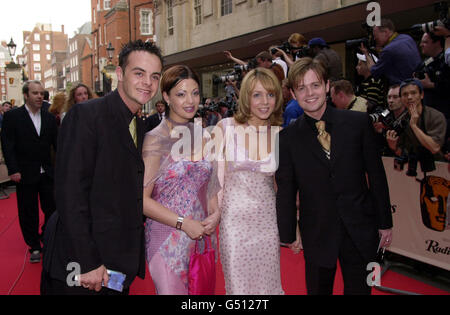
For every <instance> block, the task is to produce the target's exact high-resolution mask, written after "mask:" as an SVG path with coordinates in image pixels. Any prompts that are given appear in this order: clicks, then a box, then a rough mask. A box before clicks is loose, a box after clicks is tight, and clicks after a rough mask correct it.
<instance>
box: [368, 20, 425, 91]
mask: <svg viewBox="0 0 450 315" xmlns="http://www.w3.org/2000/svg"><path fill="white" fill-rule="evenodd" d="M372 33H373V37H374V39H375V43H376V45H377V47H380V48H382V51H381V54H380V58H379V60H378V62H377V63H375V61H374V60H373V58H372V56H371V54H370V53H369V51H368V49H367V47H365V46H364V44H361V47H360V50H361V51H362V52H363V53H364V54H365V55H366V58H367V65H368V66H369V69H370V72H371V73H372V75H373V76H374V77H375V78H380V77H382V76H384V77H386V78H387V80H388V83H389V85H392V84H396V83H400V82H402V81H404V80H406V79H408V78H411V77H412V75H413V73H414V71H415V70H416V69H417V67H418V66H419V65H420V63H421V59H420V54H419V50H418V49H417V45H416V42H415V41H414V39H413V38H412V37H411V36H409V35H406V34H399V33H397V32H396V31H395V25H394V23H393V22H392V21H391V20H388V19H381V25H380V26H375V27H374V28H373V30H372Z"/></svg>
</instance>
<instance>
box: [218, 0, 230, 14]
mask: <svg viewBox="0 0 450 315" xmlns="http://www.w3.org/2000/svg"><path fill="white" fill-rule="evenodd" d="M232 13H233V0H220V16H225V15H229V14H232Z"/></svg>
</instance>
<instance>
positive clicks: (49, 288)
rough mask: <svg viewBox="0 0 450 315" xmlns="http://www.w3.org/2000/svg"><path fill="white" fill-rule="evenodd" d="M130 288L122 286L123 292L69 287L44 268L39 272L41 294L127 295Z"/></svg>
mask: <svg viewBox="0 0 450 315" xmlns="http://www.w3.org/2000/svg"><path fill="white" fill-rule="evenodd" d="M129 294H130V289H129V288H124V290H123V292H117V291H114V290H110V289H108V288H103V287H102V289H101V290H100V291H99V292H96V291H90V290H89V289H85V288H83V287H77V286H74V287H69V286H68V285H67V284H66V283H65V282H63V281H60V280H57V279H53V278H51V277H50V275H49V274H48V272H46V271H45V269H43V270H42V274H41V295H113V296H114V295H129Z"/></svg>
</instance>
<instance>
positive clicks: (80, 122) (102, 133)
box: [41, 40, 162, 295]
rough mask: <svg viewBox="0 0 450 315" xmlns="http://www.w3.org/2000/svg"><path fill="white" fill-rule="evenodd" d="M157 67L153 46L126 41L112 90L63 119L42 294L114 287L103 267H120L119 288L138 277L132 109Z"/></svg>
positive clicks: (139, 127) (139, 139)
mask: <svg viewBox="0 0 450 315" xmlns="http://www.w3.org/2000/svg"><path fill="white" fill-rule="evenodd" d="M161 71H162V57H161V52H160V50H159V48H158V47H156V46H155V45H154V44H153V43H151V42H146V43H144V42H142V41H141V40H138V41H135V42H130V43H128V44H127V45H126V46H124V48H123V49H122V51H121V53H120V55H119V66H118V67H117V70H116V73H117V78H118V82H119V83H118V88H117V90H116V91H114V92H112V93H110V94H108V95H106V96H105V97H103V98H99V99H93V100H89V101H87V102H85V103H80V104H77V105H75V106H74V107H73V108H72V109H71V110H70V111H69V112H68V113H67V115H66V117H65V118H64V123H63V124H62V126H61V129H60V137H59V139H58V144H59V146H60V148H61V150H58V154H57V162H56V176H55V184H56V205H57V213H58V214H59V219H55V221H56V223H54V232H53V233H52V234H50V235H46V238H48V245H47V248H46V250H45V255H44V268H43V273H42V280H41V293H42V294H102V295H104V294H106V295H109V294H116V293H117V292H115V291H112V290H109V289H107V288H105V287H103V288H102V284H103V285H104V286H107V284H108V281H109V275H108V270H113V271H117V272H120V273H122V274H125V276H126V278H125V282H124V284H123V286H124V291H123V292H122V293H123V294H128V292H129V286H130V284H131V283H132V282H133V280H134V279H135V277H136V276H139V277H141V278H144V276H145V249H144V229H143V201H142V194H143V177H144V162H143V160H142V156H141V154H142V143H143V140H144V139H143V138H144V125H143V122H142V120H140V119H136V116H135V115H136V113H137V112H138V111H139V110H140V109H141V108H142V106H143V105H144V104H146V103H147V102H148V101H150V100H151V98H152V97H154V96H155V94H156V93H157V91H158V86H159V80H160V77H161ZM71 268H72V269H71ZM74 276H78V277H74Z"/></svg>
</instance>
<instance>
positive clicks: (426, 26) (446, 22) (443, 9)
mask: <svg viewBox="0 0 450 315" xmlns="http://www.w3.org/2000/svg"><path fill="white" fill-rule="evenodd" d="M434 11H435V12H437V13H438V14H439V20H436V21H431V22H428V23H423V24H416V25H413V26H412V28H415V29H417V28H421V29H422V31H423V32H424V33H432V32H433V31H434V28H435V27H436V26H443V27H445V28H447V29H450V19H449V17H448V3H447V1H441V2H438V3H435V4H434Z"/></svg>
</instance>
